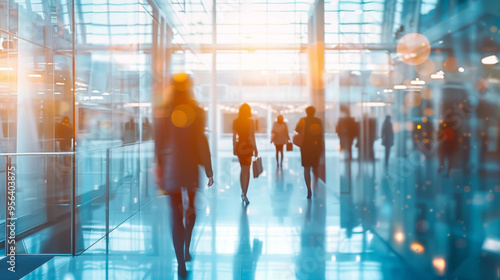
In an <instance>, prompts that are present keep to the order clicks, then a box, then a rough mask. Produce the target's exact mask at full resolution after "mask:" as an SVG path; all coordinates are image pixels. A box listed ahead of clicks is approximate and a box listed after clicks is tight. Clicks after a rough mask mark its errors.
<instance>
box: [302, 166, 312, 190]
mask: <svg viewBox="0 0 500 280" xmlns="http://www.w3.org/2000/svg"><path fill="white" fill-rule="evenodd" d="M304 180H305V181H306V187H307V198H311V167H310V166H304Z"/></svg>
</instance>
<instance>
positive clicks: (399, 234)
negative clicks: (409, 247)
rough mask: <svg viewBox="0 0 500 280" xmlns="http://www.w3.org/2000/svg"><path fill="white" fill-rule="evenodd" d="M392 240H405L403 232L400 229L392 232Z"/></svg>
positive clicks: (399, 241)
mask: <svg viewBox="0 0 500 280" xmlns="http://www.w3.org/2000/svg"><path fill="white" fill-rule="evenodd" d="M394 240H396V242H398V243H401V242H403V241H404V240H405V235H404V233H402V232H400V231H398V232H396V233H394Z"/></svg>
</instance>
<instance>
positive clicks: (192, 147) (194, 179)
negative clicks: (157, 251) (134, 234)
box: [155, 74, 214, 278]
mask: <svg viewBox="0 0 500 280" xmlns="http://www.w3.org/2000/svg"><path fill="white" fill-rule="evenodd" d="M168 94H169V95H170V96H169V100H167V101H166V102H165V104H162V106H160V107H158V108H156V111H155V150H156V157H157V163H158V166H157V174H156V175H157V179H158V184H159V187H160V189H161V190H163V191H164V192H166V194H167V195H168V198H169V204H170V205H169V206H170V210H171V215H172V239H173V243H174V249H175V254H176V257H177V263H178V271H177V272H178V275H179V278H185V277H186V276H187V271H186V265H185V261H189V260H190V259H191V255H190V253H189V246H190V243H191V234H192V231H193V227H194V223H195V219H196V212H195V207H194V202H195V196H196V190H197V188H198V184H199V176H198V175H199V168H198V166H199V165H202V166H203V167H204V169H205V173H206V176H207V177H208V179H209V182H208V186H211V185H212V184H213V183H214V181H213V171H212V164H211V160H210V150H209V146H208V140H207V138H206V136H205V133H204V130H205V118H204V115H205V112H204V111H203V109H201V108H200V107H199V106H198V104H197V102H196V100H195V99H194V97H193V93H192V81H191V78H190V77H189V76H188V75H187V74H177V75H174V76H173V78H172V80H171V85H170V87H169V92H168ZM183 188H185V189H186V190H187V194H188V197H189V205H188V209H187V210H186V213H184V206H183V204H182V189H183ZM183 218H184V219H185V227H184V223H183Z"/></svg>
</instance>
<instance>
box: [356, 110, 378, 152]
mask: <svg viewBox="0 0 500 280" xmlns="http://www.w3.org/2000/svg"><path fill="white" fill-rule="evenodd" d="M376 127H377V121H376V120H375V119H374V118H369V117H368V116H366V115H365V116H363V120H362V124H361V128H362V132H361V133H360V134H359V137H358V143H357V146H358V148H359V149H360V154H361V157H360V158H362V159H364V160H371V161H373V160H375V154H374V151H373V143H374V142H375V138H376Z"/></svg>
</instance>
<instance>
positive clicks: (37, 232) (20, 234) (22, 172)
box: [0, 155, 73, 254]
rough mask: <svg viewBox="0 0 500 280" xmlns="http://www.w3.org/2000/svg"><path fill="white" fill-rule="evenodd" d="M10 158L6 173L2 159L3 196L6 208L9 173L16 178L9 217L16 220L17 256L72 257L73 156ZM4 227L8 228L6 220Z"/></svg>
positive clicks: (0, 183)
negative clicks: (47, 255) (69, 255)
mask: <svg viewBox="0 0 500 280" xmlns="http://www.w3.org/2000/svg"><path fill="white" fill-rule="evenodd" d="M10 159H11V162H10V166H8V168H9V170H10V171H9V172H5V170H6V165H5V160H2V163H3V164H4V165H3V166H2V167H1V169H0V170H2V171H1V172H2V174H1V176H0V177H2V178H1V179H3V180H2V181H1V182H0V188H1V190H2V192H0V193H1V195H0V196H2V197H3V199H4V203H2V204H3V206H4V207H5V190H6V189H7V186H6V180H5V175H6V174H7V173H8V176H9V178H12V180H11V179H9V189H8V190H9V192H8V194H9V197H12V196H13V197H14V199H9V203H10V202H13V204H12V205H13V207H14V208H12V209H11V210H12V211H13V212H14V213H12V214H13V215H12V214H11V213H10V211H9V217H12V218H15V220H12V221H13V222H14V223H15V236H16V246H17V247H16V254H71V246H72V244H71V238H72V235H71V233H72V229H71V225H72V223H73V221H72V213H71V212H72V207H71V198H72V193H73V156H72V155H47V156H28V155H27V156H14V157H10ZM4 209H5V208H4ZM2 213H5V212H4V211H2ZM3 219H5V216H4V217H3ZM9 222H10V221H9ZM0 226H1V227H2V229H4V228H5V220H3V221H2V222H1V224H0ZM3 238H4V234H2V239H3ZM2 241H3V240H2Z"/></svg>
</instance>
